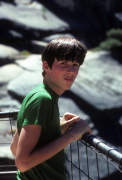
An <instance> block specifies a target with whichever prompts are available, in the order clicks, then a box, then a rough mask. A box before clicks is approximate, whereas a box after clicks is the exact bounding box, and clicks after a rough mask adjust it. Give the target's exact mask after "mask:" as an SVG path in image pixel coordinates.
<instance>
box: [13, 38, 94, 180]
mask: <svg viewBox="0 0 122 180" xmlns="http://www.w3.org/2000/svg"><path fill="white" fill-rule="evenodd" d="M85 55H86V48H85V47H84V45H83V44H82V43H80V42H79V41H77V40H75V39H73V38H70V37H59V38H57V39H54V40H52V41H51V42H50V43H49V44H48V45H47V47H46V48H45V49H44V51H43V53H42V67H43V77H44V80H43V83H41V84H39V85H38V86H37V87H36V88H34V89H33V90H32V91H31V92H30V93H28V94H27V96H26V97H25V99H24V101H23V103H22V106H21V109H20V111H19V114H18V118H17V130H18V131H17V133H16V134H15V137H14V139H13V142H12V144H11V150H12V152H13V154H14V155H15V156H16V166H17V167H18V169H19V170H18V172H17V179H18V180H66V176H65V174H64V161H65V156H64V150H63V149H64V148H65V147H66V146H67V145H68V144H70V143H71V142H73V141H74V140H78V139H80V138H81V137H82V135H83V134H84V133H85V132H89V133H91V130H90V128H89V126H88V124H87V122H86V121H83V120H80V117H79V116H76V115H75V114H71V113H65V114H64V116H63V118H62V119H61V121H60V120H59V109H58V98H59V97H60V96H61V94H62V93H63V92H64V91H65V90H68V89H70V87H71V85H72V84H73V82H74V80H75V78H76V76H77V74H78V71H79V67H80V65H81V64H82V63H83V61H84V58H85ZM74 123H75V125H74V126H73V127H71V125H73V124H74ZM17 136H19V137H17ZM16 139H17V140H16ZM18 139H19V140H18ZM16 147H17V148H16Z"/></svg>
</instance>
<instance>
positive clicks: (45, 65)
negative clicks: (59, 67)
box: [42, 61, 49, 72]
mask: <svg viewBox="0 0 122 180" xmlns="http://www.w3.org/2000/svg"><path fill="white" fill-rule="evenodd" d="M42 68H43V70H44V71H45V72H47V71H48V70H49V65H48V63H47V61H43V62H42Z"/></svg>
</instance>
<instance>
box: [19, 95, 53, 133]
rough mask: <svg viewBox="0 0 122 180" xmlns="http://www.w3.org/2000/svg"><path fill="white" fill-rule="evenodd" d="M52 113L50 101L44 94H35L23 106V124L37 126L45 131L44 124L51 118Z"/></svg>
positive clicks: (48, 96)
mask: <svg viewBox="0 0 122 180" xmlns="http://www.w3.org/2000/svg"><path fill="white" fill-rule="evenodd" d="M51 112H52V99H51V96H50V95H49V94H48V93H46V92H43V93H42V92H37V93H35V94H34V95H32V96H31V97H30V98H29V100H28V101H27V102H26V104H25V110H24V114H23V119H24V121H23V124H22V126H24V125H30V124H38V125H40V126H42V127H43V130H44V129H46V123H47V122H48V120H49V119H50V117H51Z"/></svg>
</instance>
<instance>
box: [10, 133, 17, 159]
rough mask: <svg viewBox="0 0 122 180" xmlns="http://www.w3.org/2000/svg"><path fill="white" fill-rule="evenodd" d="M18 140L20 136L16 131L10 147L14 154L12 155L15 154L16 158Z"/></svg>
mask: <svg viewBox="0 0 122 180" xmlns="http://www.w3.org/2000/svg"><path fill="white" fill-rule="evenodd" d="M18 139H19V134H18V131H17V130H16V132H15V134H14V136H13V139H12V142H11V145H10V149H11V152H12V154H13V155H14V156H16V151H17V144H18Z"/></svg>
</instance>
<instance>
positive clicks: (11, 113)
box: [0, 110, 19, 118]
mask: <svg viewBox="0 0 122 180" xmlns="http://www.w3.org/2000/svg"><path fill="white" fill-rule="evenodd" d="M18 112H19V110H14V111H9V112H0V118H8V117H13V116H17V114H18Z"/></svg>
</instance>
